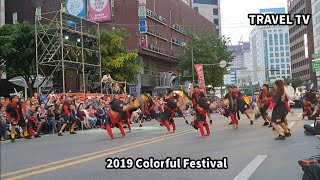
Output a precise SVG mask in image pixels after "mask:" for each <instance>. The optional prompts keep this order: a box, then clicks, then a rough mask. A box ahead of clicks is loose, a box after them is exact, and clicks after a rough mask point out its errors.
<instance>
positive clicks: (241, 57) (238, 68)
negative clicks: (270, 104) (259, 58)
mask: <svg viewBox="0 0 320 180" xmlns="http://www.w3.org/2000/svg"><path fill="white" fill-rule="evenodd" d="M228 49H229V51H233V55H234V59H233V62H232V63H233V65H232V66H231V67H230V74H228V75H225V76H224V81H225V84H236V85H239V86H244V85H249V84H250V82H253V81H254V79H253V62H252V57H251V52H250V43H249V42H243V43H241V44H239V45H233V46H229V47H228Z"/></svg>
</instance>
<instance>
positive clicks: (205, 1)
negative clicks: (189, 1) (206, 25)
mask: <svg viewBox="0 0 320 180" xmlns="http://www.w3.org/2000/svg"><path fill="white" fill-rule="evenodd" d="M193 3H198V4H212V5H218V0H193Z"/></svg>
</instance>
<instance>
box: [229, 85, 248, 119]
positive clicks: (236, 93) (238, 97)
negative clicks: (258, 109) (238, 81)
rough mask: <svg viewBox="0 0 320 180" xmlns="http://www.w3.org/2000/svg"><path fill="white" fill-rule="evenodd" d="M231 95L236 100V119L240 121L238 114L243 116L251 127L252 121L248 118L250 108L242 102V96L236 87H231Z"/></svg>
mask: <svg viewBox="0 0 320 180" xmlns="http://www.w3.org/2000/svg"><path fill="white" fill-rule="evenodd" d="M233 95H234V97H235V99H236V112H237V115H238V119H239V120H240V114H239V112H241V114H245V115H246V116H247V117H248V119H249V120H250V125H253V119H252V118H251V117H250V115H249V112H248V110H249V109H250V106H249V105H248V104H247V103H246V102H245V101H244V95H243V94H242V93H241V92H240V90H239V89H238V87H237V86H234V87H233Z"/></svg>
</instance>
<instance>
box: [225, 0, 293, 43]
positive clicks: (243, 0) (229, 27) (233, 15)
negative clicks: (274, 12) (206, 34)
mask: <svg viewBox="0 0 320 180" xmlns="http://www.w3.org/2000/svg"><path fill="white" fill-rule="evenodd" d="M220 3H221V4H220V8H221V10H220V12H221V32H222V35H225V36H226V37H230V40H231V42H232V44H233V45H236V44H238V43H239V41H240V39H241V37H242V40H243V41H249V35H250V32H251V31H252V29H253V27H252V26H250V24H249V19H248V13H257V12H258V11H259V9H265V8H277V7H285V8H286V10H287V0H220Z"/></svg>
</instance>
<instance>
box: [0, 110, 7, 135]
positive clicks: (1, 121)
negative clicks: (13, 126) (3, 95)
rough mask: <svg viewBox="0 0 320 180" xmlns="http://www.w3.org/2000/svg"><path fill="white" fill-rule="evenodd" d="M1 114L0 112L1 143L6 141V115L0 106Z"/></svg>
mask: <svg viewBox="0 0 320 180" xmlns="http://www.w3.org/2000/svg"><path fill="white" fill-rule="evenodd" d="M0 108H1V112H0V138H1V141H5V140H6V126H7V121H8V118H7V114H6V108H5V107H4V106H0Z"/></svg>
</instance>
